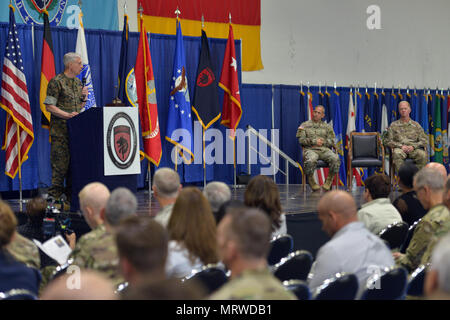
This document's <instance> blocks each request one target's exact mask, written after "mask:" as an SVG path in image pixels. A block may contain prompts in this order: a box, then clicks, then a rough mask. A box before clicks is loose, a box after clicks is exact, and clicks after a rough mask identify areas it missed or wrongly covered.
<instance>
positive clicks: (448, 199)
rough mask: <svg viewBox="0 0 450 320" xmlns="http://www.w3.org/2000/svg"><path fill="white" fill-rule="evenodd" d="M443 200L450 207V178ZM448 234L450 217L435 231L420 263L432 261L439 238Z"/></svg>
mask: <svg viewBox="0 0 450 320" xmlns="http://www.w3.org/2000/svg"><path fill="white" fill-rule="evenodd" d="M443 202H444V205H445V206H446V207H447V208H450V179H446V183H445V189H444V196H443ZM449 210H450V209H449ZM447 234H450V218H449V219H447V220H446V221H445V222H444V223H443V224H442V226H440V227H439V228H438V229H437V230H436V232H435V233H434V235H433V237H432V238H431V241H430V244H429V245H428V247H427V250H425V253H424V254H423V256H422V260H421V261H420V264H427V263H429V262H431V255H432V253H433V250H434V247H435V246H436V244H437V243H438V242H439V240H440V239H441V238H442V237H444V236H445V235H447Z"/></svg>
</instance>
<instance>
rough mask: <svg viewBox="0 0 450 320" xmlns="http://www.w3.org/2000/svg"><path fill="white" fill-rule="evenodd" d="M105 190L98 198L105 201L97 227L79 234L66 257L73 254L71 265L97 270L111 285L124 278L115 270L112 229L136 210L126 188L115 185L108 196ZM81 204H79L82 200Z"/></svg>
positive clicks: (115, 249) (97, 195) (115, 261)
mask: <svg viewBox="0 0 450 320" xmlns="http://www.w3.org/2000/svg"><path fill="white" fill-rule="evenodd" d="M103 187H104V186H103ZM104 188H106V187H104ZM106 191H107V189H106V190H104V191H103V193H102V194H104V196H102V198H106V199H107V202H106V205H105V206H104V208H103V209H102V210H101V212H100V220H97V221H98V225H97V227H96V228H95V229H94V230H92V231H91V232H90V233H88V234H85V235H84V236H83V237H81V238H80V241H79V242H78V243H77V244H76V246H75V249H74V250H73V251H72V253H71V255H70V257H69V258H73V264H74V265H77V266H79V267H80V268H84V269H91V270H95V271H98V272H100V273H102V274H104V275H105V276H107V277H108V278H109V279H110V280H111V281H112V282H113V284H114V285H118V284H120V283H122V282H123V281H124V280H123V277H122V275H121V274H120V270H119V255H118V253H117V247H116V243H115V239H114V235H115V230H116V227H117V226H118V225H119V222H120V221H121V220H122V219H124V218H126V217H128V216H130V215H133V214H135V213H136V210H137V200H136V197H135V196H134V194H132V193H131V192H130V191H129V190H128V189H126V188H117V189H115V190H114V191H113V192H112V193H111V195H110V196H109V198H107V197H105V196H106V194H107V192H106ZM88 193H89V195H91V196H93V197H96V198H98V197H99V195H100V192H92V190H91V192H88ZM108 193H109V191H108ZM80 198H82V197H80ZM81 206H82V208H83V201H82V200H81ZM85 216H86V213H85ZM101 222H103V223H101ZM91 223H92V221H91V222H90V224H91Z"/></svg>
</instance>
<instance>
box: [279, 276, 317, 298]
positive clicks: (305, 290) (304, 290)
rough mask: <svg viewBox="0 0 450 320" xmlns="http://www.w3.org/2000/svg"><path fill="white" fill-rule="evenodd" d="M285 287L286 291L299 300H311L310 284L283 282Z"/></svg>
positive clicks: (291, 281) (297, 281) (298, 281)
mask: <svg viewBox="0 0 450 320" xmlns="http://www.w3.org/2000/svg"><path fill="white" fill-rule="evenodd" d="M283 286H284V287H285V288H286V290H289V291H291V292H292V293H293V294H295V296H296V297H297V299H298V300H310V299H311V291H309V287H308V284H307V283H306V282H305V281H302V280H289V281H283Z"/></svg>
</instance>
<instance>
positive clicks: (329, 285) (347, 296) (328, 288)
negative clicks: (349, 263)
mask: <svg viewBox="0 0 450 320" xmlns="http://www.w3.org/2000/svg"><path fill="white" fill-rule="evenodd" d="M358 288H359V284H358V278H356V276H355V275H354V274H352V273H338V274H336V276H334V277H333V278H330V279H327V280H325V281H324V282H323V283H322V284H321V285H320V286H319V287H318V288H317V289H316V291H315V294H314V300H354V299H355V297H356V294H357V293H358Z"/></svg>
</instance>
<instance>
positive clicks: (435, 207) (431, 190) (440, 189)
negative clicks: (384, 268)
mask: <svg viewBox="0 0 450 320" xmlns="http://www.w3.org/2000/svg"><path fill="white" fill-rule="evenodd" d="M413 185H414V190H415V191H416V194H417V198H418V199H419V201H420V202H421V203H422V205H423V207H424V208H425V210H428V212H427V213H426V214H425V215H424V216H423V218H422V219H421V220H420V222H419V223H418V224H417V226H416V229H415V231H414V234H413V236H412V239H411V242H410V243H409V246H408V248H407V249H406V253H405V254H401V253H399V252H394V253H393V255H394V258H395V263H396V264H397V265H399V266H402V267H405V268H406V269H408V270H409V271H410V272H412V271H414V270H415V269H416V268H417V267H418V266H419V265H420V264H421V262H422V259H423V257H424V254H425V252H426V250H427V247H428V246H429V244H430V243H431V241H432V240H433V238H434V236H435V234H436V233H437V232H438V231H439V230H440V229H441V228H442V226H443V225H444V224H445V223H446V222H447V221H449V220H450V212H449V210H448V208H447V206H445V205H444V204H443V194H444V181H443V179H442V174H441V173H440V172H439V171H438V170H436V169H432V168H423V169H421V170H420V171H419V172H417V174H416V175H415V176H414V182H413Z"/></svg>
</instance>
